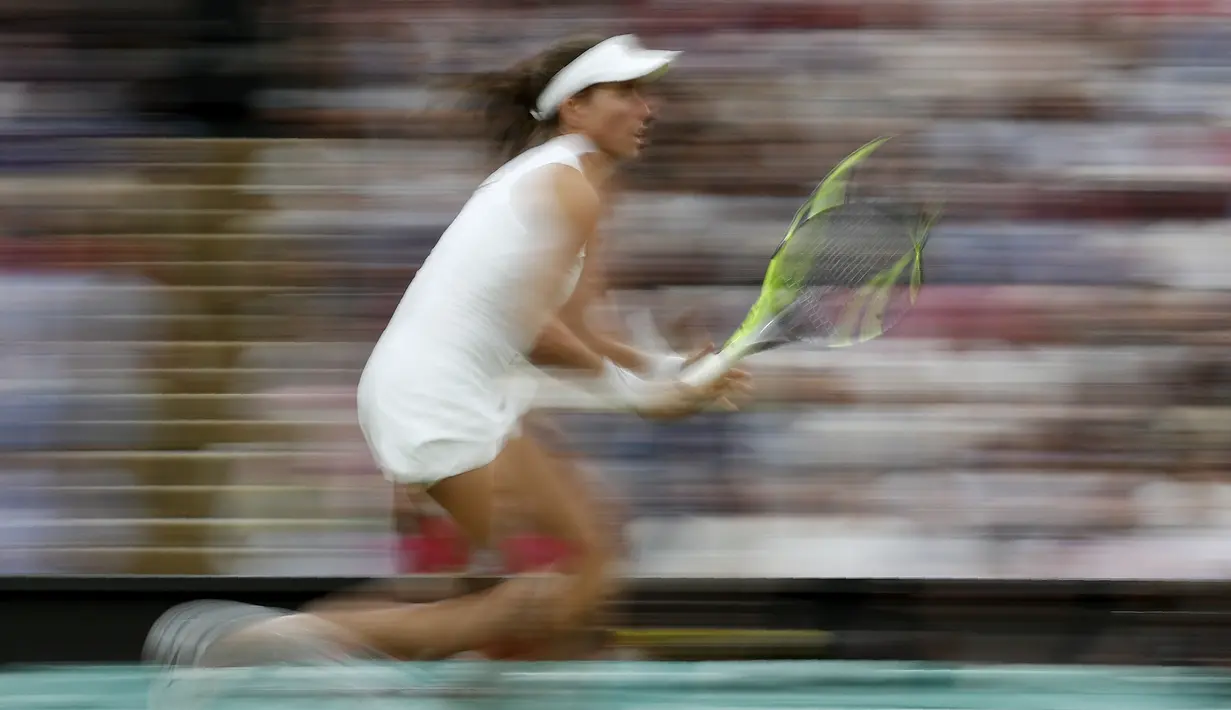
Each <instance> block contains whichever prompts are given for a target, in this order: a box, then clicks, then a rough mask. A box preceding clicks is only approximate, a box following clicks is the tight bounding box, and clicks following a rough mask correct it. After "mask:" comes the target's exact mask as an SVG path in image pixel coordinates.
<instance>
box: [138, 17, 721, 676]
mask: <svg viewBox="0 0 1231 710" xmlns="http://www.w3.org/2000/svg"><path fill="white" fill-rule="evenodd" d="M677 55H678V53H677V52H668V51H656V50H649V49H645V48H643V47H642V45H641V44H640V43H639V42H638V40H637V39H636V38H635V37H633V36H631V35H624V36H619V37H612V38H609V39H606V40H602V41H594V40H574V41H565V42H562V43H560V44H557V45H556V46H553V47H551V48H549V49H547V50H546V51H544V52H542V53H541V54H539V55H538V56H536V57H534V58H532V59H530V60H528V61H526V62H524V63H522V64H520V65H518V66H517V67H515V68H514V69H512V70H511V71H508V72H505V73H502V74H499V75H497V76H495V77H489V78H488V79H486V80H485V81H483V82H482V92H481V93H482V99H483V102H484V105H483V108H484V115H485V120H486V125H487V128H488V130H489V132H490V136H491V139H492V141H493V146H494V147H495V149H496V150H497V151H498V153H499V154H500V156H501V157H502V158H503V159H505V160H507V161H508V162H506V163H504V165H503V166H502V167H500V168H499V169H497V170H496V171H495V172H494V173H492V174H491V175H490V176H489V177H488V178H487V179H486V180H485V181H484V182H483V183H482V184H481V185H480V186H479V187H478V189H477V190H476V191H475V193H474V194H473V196H472V197H471V198H470V200H469V201H468V202H467V203H466V205H465V206H464V207H463V208H462V210H461V213H460V214H459V215H458V216H457V218H456V219H455V220H454V222H453V224H452V225H451V226H450V227H449V228H448V229H447V230H446V231H445V233H444V235H443V236H442V238H441V239H440V241H439V243H438V244H437V245H436V247H435V248H434V249H433V251H432V253H431V254H430V255H429V256H428V258H427V259H426V261H425V262H424V264H423V266H422V268H421V269H420V270H419V272H418V274H417V275H416V276H415V278H414V280H413V282H412V283H411V284H410V286H409V288H408V289H407V290H406V293H405V296H404V297H403V299H402V301H401V304H400V305H399V306H398V308H397V311H396V312H395V314H394V316H393V318H392V320H391V321H390V323H389V325H388V327H387V328H386V329H385V331H384V333H383V335H382V336H381V338H380V340H379V342H378V343H377V345H376V347H375V349H374V350H373V352H372V355H371V357H370V359H369V360H368V363H367V366H366V368H365V369H364V372H363V376H362V378H361V380H360V384H359V388H358V411H359V420H360V424H361V427H362V429H363V433H364V435H365V438H366V439H367V442H368V445H369V447H370V449H371V451H372V454H373V456H374V457H375V459H376V461H377V463H378V464H379V466H380V468H381V469H382V471H383V472H384V473H385V475H386V476H387V477H388V478H389V479H390V480H392V481H394V482H396V483H399V484H404V485H411V486H416V487H419V488H421V489H423V490H425V491H426V492H427V494H428V495H429V496H431V497H432V498H433V499H434V500H435V501H436V502H437V503H438V504H439V505H440V506H441V507H442V508H443V509H444V510H445V511H446V512H447V513H448V514H449V515H450V516H451V517H452V518H453V519H454V520H455V521H456V522H457V523H458V525H459V526H460V527H461V529H462V530H463V531H464V532H465V533H466V534H467V536H468V537H469V539H470V542H471V543H472V545H473V546H475V547H476V548H477V549H491V548H493V547H494V543H495V539H496V538H497V536H498V533H499V530H498V528H497V524H498V522H499V521H498V520H497V518H496V516H495V515H494V512H495V510H496V508H497V500H498V498H502V497H504V496H510V497H511V499H512V500H515V501H516V503H515V504H516V505H518V506H519V507H520V508H521V509H522V510H524V511H526V513H527V514H528V515H529V516H530V517H531V518H532V519H533V521H534V523H535V524H536V525H537V526H538V527H539V528H541V530H542V531H543V532H544V533H547V534H550V535H552V536H554V537H556V538H558V539H560V540H563V541H565V542H567V543H569V544H570V546H571V547H572V549H573V551H574V561H573V564H572V565H571V567H570V568H569V569H567V570H561V571H563V572H567V574H564V575H557V576H553V577H548V578H544V577H541V576H539V577H518V578H513V579H511V580H508V581H506V582H504V583H502V584H499V585H497V586H496V587H494V588H492V589H490V590H488V591H486V592H483V593H479V594H474V595H470V596H464V597H460V598H456V599H450V600H445V601H442V602H437V603H433V604H381V605H368V606H360V607H352V606H349V605H337V606H334V605H330V604H322V605H319V606H317V607H314V608H312V610H311V611H309V612H305V613H301V614H294V615H281V616H277V618H268V619H264V620H263V621H262V620H260V617H261V616H262V615H261V614H260V613H253V614H249V616H254V617H256V618H257V619H258V621H255V622H254V621H251V620H249V621H242V620H241V621H235V622H230V621H228V622H226V624H227V625H228V626H227V629H220V628H218V627H219V625H220V624H222V623H223V622H222V621H219V620H218V617H215V621H213V622H208V623H207V622H205V621H203V620H200V619H198V620H197V621H194V622H192V623H188V622H186V621H184V619H187V618H189V617H192V616H193V614H187V615H185V613H184V611H183V610H181V611H179V612H175V613H178V614H180V616H179V618H180V619H181V621H179V622H174V623H172V622H173V617H175V613H171V614H170V615H169V616H168V618H166V619H164V620H163V621H162V622H160V624H156V628H155V630H154V631H152V632H151V639H150V642H151V643H150V644H148V645H147V649H148V652H150V653H152V655H154V656H155V658H156V659H158V660H161V661H164V662H168V661H172V662H185V661H187V662H192V663H200V662H202V661H201V659H202V654H205V653H207V652H208V649H205V648H204V647H203V646H202V642H201V641H200V640H199V638H198V637H201V636H202V634H201V633H193V632H188V631H185V629H186V628H187V627H188V626H195V627H197V628H198V631H200V629H202V628H206V627H213V628H214V630H213V631H211V632H210V633H208V634H206V635H207V636H211V637H213V638H221V639H224V640H228V641H229V642H230V643H231V644H238V643H240V642H241V641H243V640H244V639H249V640H251V641H252V642H253V643H252V644H249V645H250V646H253V645H265V646H268V645H270V644H271V643H273V642H275V641H276V639H277V638H284V639H288V640H289V639H294V640H295V642H296V643H300V642H302V639H303V638H305V637H312V638H316V639H318V640H319V641H321V643H328V644H330V645H331V646H332V647H333V648H335V649H336V650H338V651H339V652H340V653H342V654H344V655H345V654H352V655H353V654H354V653H356V652H358V651H359V650H360V649H366V650H370V651H372V652H375V653H377V654H380V655H383V656H388V657H393V658H399V659H436V658H445V657H450V656H453V655H456V654H458V653H462V652H466V651H472V650H476V649H483V648H488V647H491V646H492V645H493V644H498V643H503V642H504V641H506V640H507V639H508V638H509V637H510V635H519V634H523V633H526V632H529V633H531V634H535V635H536V637H537V635H540V634H548V635H552V634H558V633H559V632H564V631H567V630H571V629H578V628H581V627H582V626H583V625H585V624H587V623H590V622H592V621H593V619H594V614H595V613H596V612H597V610H598V609H599V608H600V606H601V605H602V603H603V601H604V600H605V599H606V598H608V596H609V595H610V594H611V593H612V591H613V577H612V574H611V566H612V563H613V562H614V557H615V550H616V541H615V540H614V539H612V538H613V536H612V535H611V534H610V533H609V532H607V531H606V530H605V529H604V528H603V527H602V525H601V524H600V523H599V521H600V520H601V518H602V516H601V515H599V514H598V511H597V508H596V501H595V500H594V499H593V497H591V496H590V495H589V494H588V493H587V492H586V491H587V489H586V488H585V487H584V486H583V485H581V484H580V479H579V478H578V477H577V476H576V475H575V472H574V471H572V470H570V469H569V464H568V463H566V462H564V461H562V460H560V459H559V458H556V457H554V456H552V455H551V454H550V453H549V450H548V449H547V448H545V446H544V445H543V444H542V443H541V442H539V441H537V440H536V438H535V436H534V435H533V433H531V432H529V431H527V430H526V429H525V428H523V426H522V421H523V416H524V415H525V414H526V413H527V412H528V410H529V409H530V407H531V402H532V399H533V395H534V388H533V386H532V385H530V384H528V380H527V378H525V377H524V376H522V375H524V374H525V371H526V369H527V368H528V367H530V361H531V359H538V358H544V359H548V360H550V361H551V362H552V363H553V364H557V365H565V366H567V367H570V368H572V369H574V370H576V371H581V372H584V373H586V374H588V375H589V376H590V381H591V382H593V383H594V386H595V387H598V388H600V389H601V390H602V391H603V392H604V393H605V394H606V395H607V396H609V397H612V398H615V399H616V400H617V401H619V402H620V403H621V404H622V405H623V406H625V407H627V408H628V409H631V410H634V411H636V412H638V413H640V414H642V415H643V416H647V417H653V418H674V417H680V416H686V415H689V414H691V413H694V412H697V411H700V410H701V409H704V408H706V407H708V406H710V405H712V404H714V403H716V402H724V401H726V398H727V396H728V395H730V394H732V393H734V392H738V391H740V390H742V389H743V388H744V386H745V375H744V373H742V372H740V371H734V372H732V373H731V374H730V375H728V376H727V377H725V378H723V379H721V380H719V381H718V382H717V383H716V384H715V385H714V386H712V387H707V388H705V389H703V390H701V389H694V388H689V387H686V386H684V385H683V384H682V383H681V382H680V381H679V378H678V376H679V374H680V371H681V369H682V368H683V367H684V365H685V364H686V358H685V357H683V356H680V355H676V354H673V353H668V354H647V353H643V352H640V351H638V350H635V349H633V348H631V347H629V346H627V345H626V344H624V343H622V342H619V341H617V340H613V339H611V338H609V337H607V336H606V335H601V334H599V333H597V332H596V331H595V330H593V329H591V328H590V327H588V325H587V323H586V318H585V314H586V310H587V306H589V305H590V304H591V303H592V302H593V300H594V299H595V298H596V297H598V296H599V295H600V294H601V286H600V284H601V278H600V276H599V265H598V264H597V259H596V258H595V257H596V255H597V253H598V251H599V250H598V244H597V236H596V229H597V226H598V223H599V221H600V217H601V215H602V214H603V212H604V209H605V207H606V206H607V200H606V195H607V191H608V187H609V180H610V178H611V177H612V175H613V173H614V171H615V170H616V169H617V166H618V165H619V164H620V163H621V162H623V161H627V160H631V159H634V158H636V157H637V156H638V155H639V154H640V153H641V151H642V149H643V148H644V146H645V142H646V135H647V128H648V126H649V124H650V122H651V120H652V118H653V110H652V108H651V106H650V105H649V103H648V102H647V100H646V98H645V96H643V94H642V87H643V84H644V83H645V82H648V81H651V80H653V79H655V78H657V77H659V76H660V75H661V74H662V73H663V72H664V71H666V69H667V67H668V66H669V65H670V64H671V62H672V61H673V60H674V59H675V58H676V56H677ZM587 256H588V257H589V258H587ZM224 616H225V615H224ZM159 625H161V630H160V629H159V628H158V627H159ZM172 627H175V629H178V630H175V629H173V628H172ZM155 636H160V637H159V638H155ZM172 637H177V638H180V639H181V640H180V641H173V640H170V639H171V638H172ZM186 645H187V646H192V648H190V649H189V648H185V646H186ZM240 645H243V644H240Z"/></svg>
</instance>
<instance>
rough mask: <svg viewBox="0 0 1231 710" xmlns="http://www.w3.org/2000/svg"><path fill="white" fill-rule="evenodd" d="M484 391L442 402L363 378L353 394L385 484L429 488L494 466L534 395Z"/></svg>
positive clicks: (522, 390)
mask: <svg viewBox="0 0 1231 710" xmlns="http://www.w3.org/2000/svg"><path fill="white" fill-rule="evenodd" d="M434 389H435V388H434ZM482 389H483V390H484V391H477V388H476V391H465V390H462V391H456V390H455V391H453V392H452V393H451V394H450V396H443V393H439V392H429V391H418V392H415V391H411V390H408V388H406V387H404V386H394V387H388V386H381V384H380V382H379V380H378V379H373V380H369V379H367V378H365V380H364V381H363V382H361V383H360V386H359V391H358V393H357V394H358V397H357V404H358V414H359V427H360V429H362V430H363V436H364V439H366V440H367V443H368V449H369V450H370V451H371V452H372V457H373V458H374V459H375V460H376V464H377V465H378V466H379V467H380V469H381V471H382V472H383V473H384V475H385V478H387V479H389V480H390V481H392V482H394V483H400V484H407V485H415V486H419V487H422V488H428V487H430V486H431V485H432V484H434V483H436V482H437V481H441V480H444V479H446V478H449V477H451V476H456V475H458V474H460V473H465V472H466V471H472V470H474V469H477V468H482V467H483V466H486V465H488V464H490V463H491V462H492V461H495V460H496V457H497V456H498V455H500V452H501V451H503V450H504V447H505V444H506V443H508V441H509V440H510V439H512V438H516V437H517V436H519V435H520V433H521V418H522V416H523V415H524V414H525V413H526V411H528V410H529V408H530V404H531V402H532V400H533V391H532V390H529V389H527V386H526V384H525V383H524V382H516V383H509V384H508V385H507V386H506V385H505V384H504V383H501V384H500V385H499V386H496V385H493V386H491V387H488V388H482Z"/></svg>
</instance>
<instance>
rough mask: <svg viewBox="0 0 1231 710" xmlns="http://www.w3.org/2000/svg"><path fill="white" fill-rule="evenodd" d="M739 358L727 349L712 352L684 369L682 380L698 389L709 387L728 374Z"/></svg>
mask: <svg viewBox="0 0 1231 710" xmlns="http://www.w3.org/2000/svg"><path fill="white" fill-rule="evenodd" d="M738 360H739V358H738V357H737V356H736V355H735V354H734V353H733V352H730V351H727V350H720V351H718V352H716V353H710V354H709V355H706V356H705V357H703V358H701V359H700V360H698V361H696V362H694V363H693V364H692V365H690V366H689V367H688V369H686V370H684V372H683V374H681V375H680V381H681V382H683V383H684V384H686V385H688V386H689V387H695V388H698V389H703V388H705V387H709V386H710V385H712V384H714V383H715V382H717V381H718V379H719V378H721V377H722V376H723V375H725V374H727V372H729V371H730V370H731V368H732V367H734V366H735V363H736V362H737V361H738Z"/></svg>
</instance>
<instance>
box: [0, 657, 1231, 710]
mask: <svg viewBox="0 0 1231 710" xmlns="http://www.w3.org/2000/svg"><path fill="white" fill-rule="evenodd" d="M166 678H167V676H165V675H163V674H160V673H158V672H156V671H152V670H149V669H146V668H138V667H128V666H117V667H73V668H47V669H22V670H10V671H7V672H5V673H3V674H2V675H0V710H6V709H12V710H137V709H139V708H146V707H154V708H156V709H157V710H203V709H204V708H211V709H212V710H257V709H258V708H259V709H260V710H343V709H344V708H345V709H346V710H394V709H395V708H396V709H399V710H419V709H423V710H452V709H454V708H490V709H492V710H495V709H497V708H499V709H507V710H538V709H539V708H544V707H552V708H569V709H570V710H572V709H576V710H683V709H686V708H687V709H696V710H702V709H711V708H712V709H715V710H718V709H721V710H736V709H739V710H766V709H768V708H841V709H843V710H912V709H923V708H927V709H938V710H940V709H952V710H959V709H968V708H969V709H972V710H1174V709H1179V708H1194V709H1195V708H1202V709H1206V708H1208V709H1210V710H1215V709H1221V708H1228V709H1231V674H1222V673H1219V672H1215V671H1204V670H1189V669H1168V668H1116V667H1105V668H1102V667H1038V666H1007V667H952V666H941V665H931V664H900V663H843V662H811V661H809V662H751V663H725V662H713V663H609V662H603V663H599V662H595V663H572V664H518V663H503V664H492V663H483V662H445V663H436V664H397V665H381V664H374V665H363V666H352V667H303V666H301V667H294V668H289V667H288V668H276V669H275V668H266V669H260V670H240V669H227V670H221V671H210V672H208V673H206V674H203V675H190V676H189V677H188V678H187V679H181V680H178V681H176V682H174V683H172V684H171V685H170V686H169V687H170V688H171V690H168V686H167V684H166V683H165V680H166ZM152 688H153V689H155V692H154V693H151V689H152ZM203 688H204V689H209V692H208V693H203V692H202V689H203ZM151 698H154V699H155V700H154V702H153V703H152V704H151V701H150V699H151Z"/></svg>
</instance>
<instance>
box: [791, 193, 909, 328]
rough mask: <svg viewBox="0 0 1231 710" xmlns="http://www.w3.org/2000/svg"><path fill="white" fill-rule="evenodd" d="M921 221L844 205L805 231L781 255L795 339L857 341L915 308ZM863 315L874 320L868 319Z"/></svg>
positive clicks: (806, 226) (809, 224) (818, 218)
mask: <svg viewBox="0 0 1231 710" xmlns="http://www.w3.org/2000/svg"><path fill="white" fill-rule="evenodd" d="M916 221H917V220H916V218H914V217H911V216H898V215H894V214H891V213H888V212H886V211H884V210H880V209H875V208H869V207H867V206H854V205H846V206H843V207H841V208H838V209H835V210H833V211H830V212H827V213H823V214H821V215H818V216H816V217H814V218H812V219H810V220H809V221H808V222H805V223H804V224H803V225H801V226H800V228H799V230H798V231H797V232H796V234H794V235H793V236H792V237H791V239H790V241H789V242H788V245H787V248H786V249H785V250H784V254H783V255H782V257H783V261H784V267H783V268H782V270H781V272H782V284H783V286H784V288H786V289H788V290H789V292H790V293H791V300H792V303H791V304H790V305H789V306H788V307H787V308H786V309H784V311H783V318H782V319H781V320H782V325H783V326H784V327H785V328H786V329H788V333H787V335H788V337H790V338H791V339H805V338H812V339H816V338H820V339H829V340H831V341H833V342H831V344H834V343H838V344H841V343H842V342H856V341H859V340H865V339H867V338H869V337H874V336H875V335H879V334H881V333H883V332H884V331H885V330H886V329H888V328H890V327H892V326H893V325H894V324H895V323H896V322H897V321H898V320H899V319H900V318H901V317H902V316H903V315H905V313H906V311H907V310H909V306H910V303H909V300H910V299H909V279H910V274H911V269H910V268H903V269H901V270H900V273H897V274H894V271H895V269H896V268H897V267H898V265H899V264H900V263H901V260H902V259H903V257H905V256H907V255H910V254H912V253H913V251H914V241H913V233H912V229H913V226H914V224H915V222H916ZM865 316H870V317H871V320H867V318H865Z"/></svg>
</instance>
